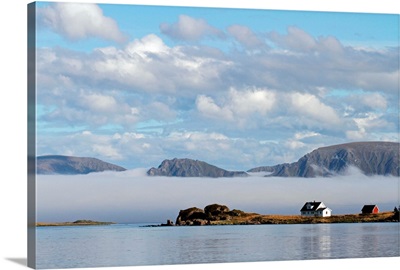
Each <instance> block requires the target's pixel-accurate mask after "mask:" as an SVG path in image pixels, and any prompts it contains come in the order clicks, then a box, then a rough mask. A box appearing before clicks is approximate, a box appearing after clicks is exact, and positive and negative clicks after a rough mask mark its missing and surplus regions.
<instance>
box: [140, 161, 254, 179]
mask: <svg viewBox="0 0 400 270" xmlns="http://www.w3.org/2000/svg"><path fill="white" fill-rule="evenodd" d="M147 174H148V175H150V176H179V177H214V178H216V177H237V176H248V174H247V173H246V172H240V171H239V172H237V171H227V170H224V169H221V168H218V167H216V166H213V165H210V164H208V163H206V162H204V161H199V160H193V159H188V158H184V159H178V158H174V159H172V160H164V161H163V162H162V163H161V164H160V166H158V168H154V167H153V168H151V169H150V170H148V171H147Z"/></svg>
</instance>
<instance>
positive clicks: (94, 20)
mask: <svg viewBox="0 0 400 270" xmlns="http://www.w3.org/2000/svg"><path fill="white" fill-rule="evenodd" d="M39 20H40V21H41V22H42V23H43V24H44V25H45V26H47V27H49V28H51V29H52V30H53V31H55V32H57V33H59V34H61V35H64V36H65V37H66V38H68V39H71V40H80V39H85V38H89V37H98V38H102V39H107V40H112V41H116V42H124V41H125V40H126V37H125V36H124V34H122V33H121V31H120V30H119V28H118V25H117V23H116V21H115V20H113V19H112V18H110V17H106V16H104V14H103V11H102V10H101V8H100V7H99V6H97V5H96V4H90V3H54V4H51V5H49V6H46V7H44V8H41V9H40V10H39Z"/></svg>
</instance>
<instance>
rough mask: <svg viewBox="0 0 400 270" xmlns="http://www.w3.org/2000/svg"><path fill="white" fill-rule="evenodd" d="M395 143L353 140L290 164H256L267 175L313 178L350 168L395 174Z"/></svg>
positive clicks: (381, 173)
mask: <svg viewBox="0 0 400 270" xmlns="http://www.w3.org/2000/svg"><path fill="white" fill-rule="evenodd" d="M399 146H400V144H399V143H395V142H354V143H346V144H339V145H332V146H327V147H321V148H318V149H316V150H314V151H312V152H311V153H308V154H306V155H305V156H303V157H302V158H300V159H299V160H298V161H296V162H293V163H285V164H278V165H275V166H263V167H257V168H254V169H251V170H248V172H267V173H268V175H267V176H285V177H317V176H333V175H337V174H344V173H345V172H346V171H347V170H348V169H349V168H350V167H354V168H357V169H358V170H360V171H361V172H362V173H363V174H365V175H393V176H399V175H400V169H399Z"/></svg>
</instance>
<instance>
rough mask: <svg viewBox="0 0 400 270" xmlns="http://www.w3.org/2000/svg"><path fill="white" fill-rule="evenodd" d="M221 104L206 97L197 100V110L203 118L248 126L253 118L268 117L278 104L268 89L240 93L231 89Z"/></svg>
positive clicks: (201, 96)
mask: <svg viewBox="0 0 400 270" xmlns="http://www.w3.org/2000/svg"><path fill="white" fill-rule="evenodd" d="M220 103H221V105H217V104H216V102H215V101H214V99H213V98H211V97H207V96H204V95H200V96H198V97H197V99H196V106H197V110H198V111H199V112H200V113H201V114H202V115H203V116H206V117H210V118H214V119H220V120H228V121H235V122H236V123H237V124H239V125H246V124H249V122H247V121H248V120H250V119H249V118H251V117H252V116H256V117H262V116H266V115H267V114H268V112H270V111H271V110H272V108H273V107H274V106H275V103H276V94H275V93H274V92H273V91H271V90H267V89H257V88H254V89H246V90H244V91H239V90H236V89H234V88H231V89H230V90H229V92H228V94H227V96H226V97H223V98H221V102H220ZM257 119H258V118H257Z"/></svg>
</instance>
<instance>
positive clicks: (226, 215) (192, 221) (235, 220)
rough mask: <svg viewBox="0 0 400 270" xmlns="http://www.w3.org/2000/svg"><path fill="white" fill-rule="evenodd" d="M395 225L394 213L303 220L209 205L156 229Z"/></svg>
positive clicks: (189, 210)
mask: <svg viewBox="0 0 400 270" xmlns="http://www.w3.org/2000/svg"><path fill="white" fill-rule="evenodd" d="M365 222H399V213H398V212H383V213H378V214H346V215H332V216H330V217H303V216H300V215H261V214H258V213H246V212H244V211H241V210H237V209H233V210H230V209H229V208H228V207H227V206H226V205H220V204H211V205H208V206H206V207H205V208H204V209H201V208H197V207H191V208H188V209H185V210H180V211H179V214H178V217H177V218H176V222H175V223H173V222H172V221H171V220H168V221H167V223H165V224H161V225H157V226H208V225H258V224H317V223H365Z"/></svg>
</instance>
